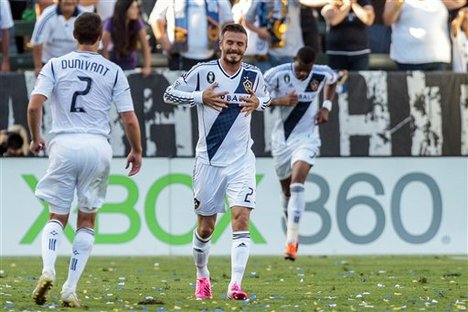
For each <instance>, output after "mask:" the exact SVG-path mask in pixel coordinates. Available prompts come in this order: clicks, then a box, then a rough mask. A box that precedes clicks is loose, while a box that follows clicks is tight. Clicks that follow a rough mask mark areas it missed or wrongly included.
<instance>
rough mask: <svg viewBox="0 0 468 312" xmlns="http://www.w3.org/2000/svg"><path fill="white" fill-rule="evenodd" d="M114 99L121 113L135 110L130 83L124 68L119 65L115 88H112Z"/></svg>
mask: <svg viewBox="0 0 468 312" xmlns="http://www.w3.org/2000/svg"><path fill="white" fill-rule="evenodd" d="M112 100H113V102H114V104H115V107H116V108H117V111H118V112H119V113H121V112H130V111H133V110H134V109H133V100H132V95H131V93H130V85H129V84H128V79H127V76H125V74H124V72H123V70H122V69H121V68H120V67H118V69H117V73H116V77H115V83H114V88H113V90H112Z"/></svg>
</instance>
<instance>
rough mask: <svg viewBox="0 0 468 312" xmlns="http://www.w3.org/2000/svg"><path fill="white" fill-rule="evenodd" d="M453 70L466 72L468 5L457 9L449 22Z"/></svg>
mask: <svg viewBox="0 0 468 312" xmlns="http://www.w3.org/2000/svg"><path fill="white" fill-rule="evenodd" d="M450 35H451V39H452V56H453V59H452V64H453V71H454V72H459V73H466V72H468V7H464V8H462V9H460V10H459V11H458V14H457V16H456V17H455V19H454V20H453V21H452V23H451V32H450Z"/></svg>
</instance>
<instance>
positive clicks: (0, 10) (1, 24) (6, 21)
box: [0, 1, 14, 39]
mask: <svg viewBox="0 0 468 312" xmlns="http://www.w3.org/2000/svg"><path fill="white" fill-rule="evenodd" d="M13 25H14V22H13V17H12V15H11V8H10V2H8V1H0V29H8V28H11V27H13ZM0 36H1V35H0ZM0 39H1V38H0Z"/></svg>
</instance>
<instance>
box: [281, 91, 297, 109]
mask: <svg viewBox="0 0 468 312" xmlns="http://www.w3.org/2000/svg"><path fill="white" fill-rule="evenodd" d="M283 99H284V101H283V102H284V105H285V106H296V105H297V103H298V102H299V98H298V97H297V94H296V90H292V91H291V92H289V94H288V95H286V96H284V97H283Z"/></svg>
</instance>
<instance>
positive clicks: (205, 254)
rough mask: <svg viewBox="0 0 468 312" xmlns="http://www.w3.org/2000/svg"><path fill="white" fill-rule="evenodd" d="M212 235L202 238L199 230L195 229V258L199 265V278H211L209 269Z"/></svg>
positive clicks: (197, 265)
mask: <svg viewBox="0 0 468 312" xmlns="http://www.w3.org/2000/svg"><path fill="white" fill-rule="evenodd" d="M210 247H211V236H210V237H208V238H206V239H204V238H201V237H200V236H199V235H198V233H197V230H196V229H195V231H193V240H192V248H193V260H194V261H195V266H196V267H197V278H202V277H205V278H209V277H210V271H208V258H209V257H210Z"/></svg>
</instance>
